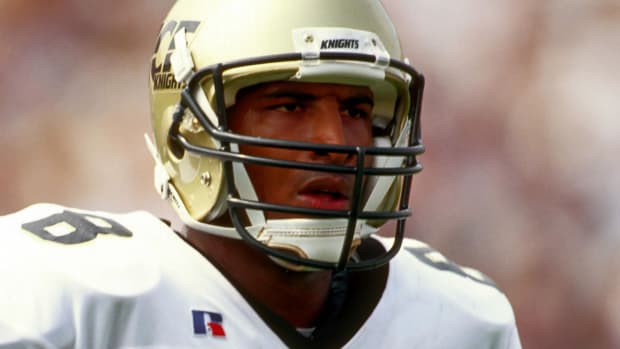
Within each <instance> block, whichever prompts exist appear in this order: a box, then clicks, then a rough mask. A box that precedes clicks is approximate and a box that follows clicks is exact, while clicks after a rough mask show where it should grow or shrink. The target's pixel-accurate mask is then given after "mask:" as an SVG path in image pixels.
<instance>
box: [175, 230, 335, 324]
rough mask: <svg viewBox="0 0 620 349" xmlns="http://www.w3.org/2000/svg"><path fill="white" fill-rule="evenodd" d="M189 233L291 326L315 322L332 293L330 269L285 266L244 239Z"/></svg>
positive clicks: (217, 263)
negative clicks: (294, 270) (299, 268)
mask: <svg viewBox="0 0 620 349" xmlns="http://www.w3.org/2000/svg"><path fill="white" fill-rule="evenodd" d="M186 236H187V240H188V241H189V242H190V243H192V244H193V245H194V247H195V248H196V249H198V250H199V251H200V252H201V253H202V254H203V255H204V256H205V257H207V258H208V259H209V260H210V261H211V262H212V263H213V264H214V265H215V266H216V267H217V268H218V269H219V270H220V271H221V272H222V273H223V274H224V275H225V276H226V277H227V278H228V279H229V281H230V282H231V283H232V284H233V285H235V286H236V287H237V288H240V289H241V290H240V291H242V293H244V295H245V296H247V297H251V298H252V299H253V300H254V301H256V302H259V303H260V304H262V305H263V306H265V307H267V308H268V309H269V310H270V311H272V312H273V313H275V314H276V315H278V316H280V317H281V318H283V319H284V320H286V321H287V322H289V323H290V324H291V325H292V326H295V327H312V326H315V325H316V323H315V321H316V319H317V318H318V317H319V315H320V314H321V311H322V309H323V306H324V304H325V300H326V299H327V297H328V295H329V288H330V284H331V272H329V271H320V272H293V271H289V270H286V269H284V268H282V267H280V266H279V265H277V264H276V263H274V262H273V261H271V260H270V259H269V258H268V257H267V256H266V255H264V254H263V253H261V252H259V251H257V250H256V249H254V248H252V247H251V246H249V245H248V244H246V243H245V242H243V241H241V240H235V239H229V238H223V237H219V236H214V235H211V234H204V233H200V232H196V231H193V230H191V229H190V230H188V231H187V234H186Z"/></svg>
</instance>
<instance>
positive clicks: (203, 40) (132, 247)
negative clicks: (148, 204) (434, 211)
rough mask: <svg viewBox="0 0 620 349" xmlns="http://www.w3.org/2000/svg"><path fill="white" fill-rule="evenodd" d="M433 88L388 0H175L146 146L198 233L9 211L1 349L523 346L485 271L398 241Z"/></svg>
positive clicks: (149, 223) (166, 24)
mask: <svg viewBox="0 0 620 349" xmlns="http://www.w3.org/2000/svg"><path fill="white" fill-rule="evenodd" d="M423 86H424V79H423V76H422V75H421V74H420V73H419V72H417V71H416V70H415V69H414V68H413V67H412V66H411V65H410V64H409V62H408V60H407V59H405V58H403V57H402V52H401V48H400V46H399V42H398V37H397V34H396V32H395V30H394V27H393V25H392V23H391V21H390V19H389V18H388V16H387V14H386V12H385V10H384V8H383V7H382V5H381V4H380V3H379V2H378V1H377V0H338V1H334V0H298V1H290V0H278V1H275V0H274V1H256V0H208V1H207V0H178V1H177V2H176V3H175V4H174V6H173V7H172V9H171V10H170V12H169V14H168V15H167V17H166V18H165V20H164V21H163V24H162V27H161V30H160V33H159V37H158V40H157V43H156V47H155V52H154V55H153V58H152V61H151V64H150V97H151V111H152V114H151V119H152V125H153V131H154V132H153V133H154V134H153V138H154V142H152V141H151V140H150V138H149V137H147V144H148V146H149V149H150V150H151V153H152V155H153V158H154V161H155V172H154V173H155V186H156V189H157V191H158V193H159V194H160V195H161V197H162V198H163V199H165V200H167V201H169V202H170V204H171V205H172V207H173V208H174V210H175V211H176V213H178V215H179V217H180V219H181V220H182V222H183V223H184V226H185V228H184V229H183V231H181V232H178V233H177V232H175V231H173V230H172V229H171V228H170V227H169V226H168V225H167V224H165V223H164V222H163V221H162V220H160V219H158V218H156V217H154V216H152V215H150V214H148V213H146V212H132V213H127V214H112V213H105V212H89V211H85V210H79V209H75V208H67V207H61V206H58V205H51V204H38V205H33V206H31V207H28V208H26V209H24V210H22V211H20V212H17V213H15V214H12V215H9V216H5V217H2V218H1V221H0V224H1V225H0V226H1V227H2V234H0V276H1V279H2V287H0V348H88V349H94V348H106V349H107V348H199V347H207V348H285V347H292V348H304V347H313V348H331V347H334V348H336V347H346V348H412V347H413V348H461V349H462V348H472V349H473V348H475V349H479V348H519V347H520V342H519V337H518V332H517V329H516V326H515V320H514V315H513V312H512V308H511V306H510V303H509V302H508V300H507V299H506V297H505V295H504V294H503V293H502V292H501V291H500V290H498V288H497V287H496V285H495V284H494V283H493V282H492V281H491V280H489V279H488V278H486V277H485V276H484V275H482V274H481V273H479V272H476V271H474V270H471V269H468V268H463V267H460V266H458V265H456V264H454V263H451V262H450V261H448V260H447V259H446V258H444V257H443V256H442V255H441V254H440V253H438V252H437V251H435V250H433V249H432V248H430V247H429V246H427V245H426V244H424V243H422V242H418V241H415V240H411V239H406V238H404V233H405V222H406V218H407V217H408V216H409V215H410V213H411V211H410V208H409V192H410V188H411V181H412V176H413V175H414V174H415V173H417V172H419V171H420V170H421V165H420V163H419V162H418V159H417V156H418V155H419V154H421V153H422V152H423V151H424V147H423V145H422V143H421V128H420V108H421V101H422V90H423ZM390 221H392V224H388V225H386V223H387V222H390ZM384 226H385V227H384ZM382 227H384V229H383V230H382V234H381V236H380V235H378V234H377V233H378V232H379V229H381V228H382Z"/></svg>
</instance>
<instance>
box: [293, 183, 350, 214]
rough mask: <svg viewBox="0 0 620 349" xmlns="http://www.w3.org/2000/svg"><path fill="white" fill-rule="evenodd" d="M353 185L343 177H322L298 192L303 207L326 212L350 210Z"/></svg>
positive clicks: (306, 184)
mask: <svg viewBox="0 0 620 349" xmlns="http://www.w3.org/2000/svg"><path fill="white" fill-rule="evenodd" d="M350 192H351V185H350V184H349V183H348V182H347V181H346V180H345V179H344V178H343V177H341V176H322V177H317V178H313V179H311V180H309V181H308V182H306V183H305V184H304V185H303V186H302V189H301V190H300V191H299V192H298V199H299V200H300V201H301V203H302V205H303V206H305V207H310V208H318V209H324V210H348V209H349V207H350V202H349V193H350Z"/></svg>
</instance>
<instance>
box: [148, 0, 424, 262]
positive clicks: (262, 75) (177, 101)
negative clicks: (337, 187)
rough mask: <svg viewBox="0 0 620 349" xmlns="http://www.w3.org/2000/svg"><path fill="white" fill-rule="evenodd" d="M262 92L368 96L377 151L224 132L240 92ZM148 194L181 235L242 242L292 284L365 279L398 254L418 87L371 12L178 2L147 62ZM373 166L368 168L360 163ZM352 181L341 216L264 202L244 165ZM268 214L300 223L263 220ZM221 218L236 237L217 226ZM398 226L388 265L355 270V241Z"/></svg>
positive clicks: (328, 4) (321, 3) (319, 3)
mask: <svg viewBox="0 0 620 349" xmlns="http://www.w3.org/2000/svg"><path fill="white" fill-rule="evenodd" d="M271 81H300V82H321V83H337V84H348V85H359V86H367V87H369V88H370V89H371V90H372V93H373V96H374V110H373V116H372V123H373V129H374V130H375V131H374V145H373V146H370V147H363V146H345V145H329V144H315V143H305V142H294V141H288V140H282V139H266V138H259V137H251V136H247V135H242V134H236V133H234V132H232V131H231V130H230V129H229V128H228V121H227V116H226V111H227V108H229V107H230V106H232V105H234V103H235V97H236V93H237V92H238V91H239V90H240V89H242V88H245V87H249V86H253V85H256V84H259V83H265V82H271ZM149 86H150V97H151V119H152V125H153V131H154V138H155V142H154V144H151V143H150V142H149V144H150V148H151V152H152V154H153V156H154V158H155V161H156V166H155V185H156V188H157V190H158V192H159V193H160V194H161V196H162V198H164V199H166V200H168V201H169V202H170V203H171V204H172V206H173V207H174V208H175V210H176V211H177V213H178V214H179V216H180V218H181V219H182V221H183V222H184V223H185V224H187V225H189V226H190V227H192V228H194V229H196V230H199V231H202V232H205V233H210V234H218V235H222V236H227V237H232V238H243V239H245V240H246V241H248V242H249V243H250V244H252V245H254V246H255V247H257V248H259V249H261V250H262V251H264V252H265V253H267V254H269V255H270V256H271V257H272V258H273V259H274V260H276V261H277V262H278V263H280V264H282V265H284V266H286V267H289V268H291V269H296V270H308V269H334V270H341V269H344V268H346V269H349V270H363V269H369V268H374V267H377V266H380V265H383V264H385V263H387V262H388V261H389V259H390V258H391V257H393V256H394V255H395V254H396V252H397V251H398V249H399V248H400V244H401V241H402V239H403V235H404V227H405V220H406V218H407V217H408V216H410V214H411V211H410V209H409V207H408V201H409V192H410V186H411V176H412V175H413V174H414V173H417V172H419V171H420V170H421V168H422V167H421V165H420V164H419V163H418V161H417V160H416V156H417V155H419V154H421V153H422V152H423V151H424V147H423V145H422V144H421V133H420V121H419V115H420V107H421V100H422V90H423V86H424V79H423V77H422V75H420V74H419V73H418V72H416V71H415V70H414V69H413V68H412V67H411V66H410V65H409V63H408V61H407V60H406V59H403V57H402V52H401V48H400V44H399V40H398V36H397V34H396V31H395V29H394V27H393V25H392V23H391V21H390V19H389V17H388V15H387V13H386V11H385V9H384V8H383V6H382V5H381V3H380V2H379V1H377V0H338V1H333V0H296V1H290V0H272V1H255V0H208V1H207V0H178V1H177V2H176V3H175V4H174V6H173V7H172V9H171V10H170V12H169V14H168V15H167V17H166V18H165V20H164V22H163V24H162V27H161V31H160V34H159V38H158V40H157V44H156V47H155V53H154V55H153V58H152V64H151V74H150V84H149ZM243 144H249V145H252V146H259V147H285V148H289V149H295V150H298V151H320V152H323V153H325V152H328V153H346V154H350V155H354V156H356V157H357V165H356V166H342V165H331V164H329V165H323V164H321V165H319V164H311V163H305V162H295V161H286V160H281V159H272V158H262V157H252V156H247V155H245V154H242V153H241V152H240V151H239V145H243ZM367 157H372V159H373V161H372V163H373V165H372V166H369V167H366V166H365V165H364V164H365V161H364V159H365V158H367ZM246 163H253V164H261V165H265V166H280V167H287V168H295V169H305V170H312V171H324V172H334V173H340V174H348V175H351V176H355V178H356V180H355V183H356V184H355V188H354V189H353V192H352V193H350V196H349V197H350V198H351V203H352V205H351V206H352V207H351V208H350V209H348V210H325V209H315V208H305V207H292V206H286V205H275V204H270V203H265V202H261V201H260V199H259V198H258V197H257V195H256V193H255V191H254V188H253V186H252V182H251V180H250V178H249V176H248V174H247V172H246V170H245V167H244V164H246ZM266 211H278V212H287V213H293V214H299V215H300V217H314V218H294V219H279V220H269V219H266V218H265V212H266ZM222 215H230V220H229V221H231V222H232V223H231V224H230V225H228V224H216V223H215V221H217V222H220V221H222V219H218V218H220V217H221V216H222ZM388 220H396V221H397V224H396V227H395V233H394V236H395V239H394V243H393V246H392V248H391V249H389V250H388V251H387V252H386V253H385V254H383V255H380V256H377V257H376V258H372V259H368V260H357V259H356V258H352V254H353V253H352V252H353V251H354V250H355V247H356V246H357V245H359V243H360V241H361V240H362V239H363V238H366V237H368V236H369V235H370V234H373V233H376V232H377V231H378V228H379V227H381V226H382V225H383V224H384V223H385V222H386V221H388Z"/></svg>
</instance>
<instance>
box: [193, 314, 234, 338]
mask: <svg viewBox="0 0 620 349" xmlns="http://www.w3.org/2000/svg"><path fill="white" fill-rule="evenodd" d="M192 319H193V321H194V334H196V335H201V336H211V337H220V338H224V337H226V332H225V331H224V326H223V325H222V321H223V318H222V314H220V313H214V312H211V311H203V310H192Z"/></svg>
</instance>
